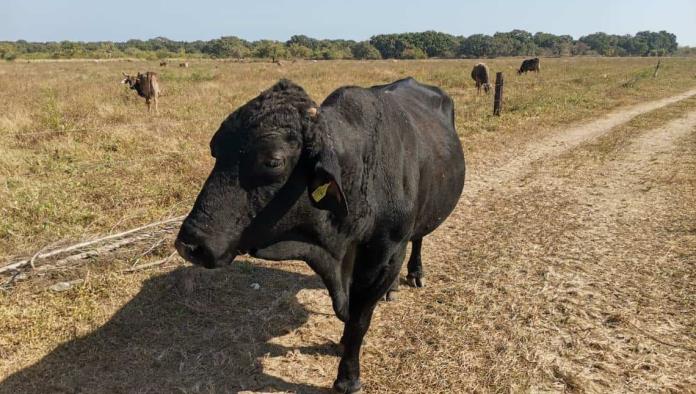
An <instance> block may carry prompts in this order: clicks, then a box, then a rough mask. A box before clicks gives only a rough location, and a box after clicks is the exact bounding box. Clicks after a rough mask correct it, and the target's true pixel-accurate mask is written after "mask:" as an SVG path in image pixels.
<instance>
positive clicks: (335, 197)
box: [307, 151, 348, 219]
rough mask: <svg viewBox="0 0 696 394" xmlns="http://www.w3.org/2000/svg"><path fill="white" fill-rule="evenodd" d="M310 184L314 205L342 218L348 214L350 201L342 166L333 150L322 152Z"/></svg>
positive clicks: (310, 193)
mask: <svg viewBox="0 0 696 394" xmlns="http://www.w3.org/2000/svg"><path fill="white" fill-rule="evenodd" d="M308 186H309V187H308V189H307V192H308V193H309V200H310V201H311V202H312V205H314V206H315V207H317V208H319V209H324V210H328V211H331V212H333V213H334V214H335V215H336V216H337V217H338V218H340V219H343V218H345V217H346V216H348V202H347V201H346V196H345V194H343V186H342V185H341V168H340V165H339V163H338V158H337V157H336V154H335V153H333V151H329V152H322V154H321V155H320V157H319V160H317V162H316V164H315V165H314V169H313V171H312V174H311V175H310V180H309V184H308Z"/></svg>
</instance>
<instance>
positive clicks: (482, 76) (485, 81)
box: [471, 63, 491, 94]
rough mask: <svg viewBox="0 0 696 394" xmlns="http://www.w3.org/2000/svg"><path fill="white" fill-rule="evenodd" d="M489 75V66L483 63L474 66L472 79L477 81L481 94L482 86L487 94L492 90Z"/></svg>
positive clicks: (477, 87) (478, 90) (477, 88)
mask: <svg viewBox="0 0 696 394" xmlns="http://www.w3.org/2000/svg"><path fill="white" fill-rule="evenodd" d="M489 76H490V73H489V72H488V66H486V65H485V64H483V63H479V64H477V65H475V66H474V68H473V69H472V70H471V79H473V80H474V81H476V90H477V92H478V93H479V94H481V87H482V86H483V90H484V91H485V92H486V94H488V92H489V91H490V90H491V83H490V77H489Z"/></svg>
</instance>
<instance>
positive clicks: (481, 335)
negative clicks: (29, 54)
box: [0, 58, 696, 393]
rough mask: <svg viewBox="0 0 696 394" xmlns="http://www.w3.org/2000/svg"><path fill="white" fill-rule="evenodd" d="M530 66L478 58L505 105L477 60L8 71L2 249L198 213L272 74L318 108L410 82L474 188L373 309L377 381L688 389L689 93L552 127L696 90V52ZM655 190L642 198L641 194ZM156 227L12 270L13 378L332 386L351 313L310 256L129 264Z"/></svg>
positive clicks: (373, 376) (162, 387)
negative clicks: (453, 128) (89, 251)
mask: <svg viewBox="0 0 696 394" xmlns="http://www.w3.org/2000/svg"><path fill="white" fill-rule="evenodd" d="M520 61H521V59H495V60H487V61H486V63H487V64H488V65H489V67H490V69H491V71H494V72H495V71H503V72H504V73H505V79H506V83H505V104H504V114H503V116H502V117H493V116H491V112H492V95H489V96H486V95H477V94H476V91H475V88H474V86H473V81H472V80H471V79H470V77H469V73H470V70H471V67H472V66H473V64H475V63H476V61H474V60H428V61H398V62H396V61H371V62H359V61H331V62H296V63H284V64H283V65H282V66H277V65H275V64H271V63H235V62H219V61H193V62H192V65H191V67H190V68H188V69H183V68H174V67H171V68H160V67H158V66H157V64H156V63H155V62H150V63H145V62H135V61H134V62H127V61H122V62H121V61H119V62H36V63H23V62H14V63H3V64H0V108H2V112H0V265H2V264H4V263H5V262H7V263H9V262H12V261H15V260H16V259H18V258H22V257H31V256H32V255H33V254H34V253H36V252H37V251H39V250H41V249H42V248H44V247H50V246H51V245H56V244H59V243H62V244H65V243H70V242H71V241H79V240H81V239H85V238H89V237H93V236H95V235H105V234H108V233H111V232H116V231H120V230H125V229H129V228H132V227H136V226H139V225H142V224H145V223H149V222H152V221H156V220H160V219H163V218H168V217H172V216H177V215H181V214H185V213H186V212H187V211H188V209H189V208H190V206H191V204H192V202H193V200H194V198H195V196H196V194H197V193H198V191H199V189H200V186H201V184H202V182H203V181H204V180H205V177H206V176H207V174H208V171H209V170H210V168H211V166H212V163H213V161H212V158H211V157H210V155H209V152H208V141H209V139H210V137H211V136H212V134H213V132H214V131H215V130H216V129H217V126H218V125H219V123H220V122H221V121H222V120H223V119H224V117H225V116H227V115H228V114H229V113H230V112H231V111H233V110H234V109H235V108H236V107H238V106H239V105H241V104H243V103H244V102H246V101H247V100H249V99H251V98H252V97H254V96H255V95H257V94H258V93H259V92H260V91H261V90H263V89H265V88H267V87H268V86H270V85H271V84H272V83H274V82H275V81H276V80H278V79H279V78H289V79H292V80H294V81H295V82H298V83H299V84H301V85H302V86H304V87H305V89H306V90H307V91H308V92H309V93H310V95H311V96H312V97H313V98H314V99H315V100H316V101H318V102H321V100H322V99H323V98H324V97H325V96H327V95H328V94H329V93H330V92H331V91H333V90H334V89H336V88H337V87H339V86H342V85H361V86H369V85H373V84H381V83H386V82H390V81H393V80H396V79H399V78H402V77H406V76H413V77H415V78H417V79H419V80H420V81H422V82H426V83H430V84H434V85H438V86H440V87H441V88H443V89H444V90H445V91H446V92H447V93H449V94H450V95H451V96H452V98H453V99H454V101H455V105H456V124H457V130H458V132H459V133H460V136H461V138H462V141H463V144H464V147H465V154H466V157H467V162H468V163H467V164H468V168H469V174H471V175H470V177H471V178H470V179H472V180H473V181H471V182H470V183H468V184H467V186H465V195H464V198H463V200H462V203H461V204H460V207H458V209H457V211H456V212H455V215H454V216H453V218H452V219H451V220H450V221H448V222H446V224H445V225H444V226H443V227H442V228H441V229H440V230H438V232H436V233H435V234H434V235H433V238H432V240H431V241H429V242H426V244H425V248H426V251H425V253H426V255H425V269H426V270H427V272H428V274H429V276H428V283H429V286H428V287H427V288H426V289H423V290H420V291H418V290H404V291H402V292H401V294H400V295H401V297H400V300H398V301H396V302H393V303H388V304H382V306H381V307H379V308H378V311H377V312H376V315H375V318H374V319H373V326H372V328H371V331H370V333H369V334H368V339H367V345H366V347H365V355H364V358H363V362H362V365H363V371H364V379H363V380H364V383H365V386H366V391H367V392H370V393H372V392H384V393H389V392H393V393H396V392H414V393H422V392H442V393H445V392H474V391H478V392H507V391H513V392H518V391H535V392H538V391H564V390H565V391H576V392H582V391H588V392H601V391H616V392H620V391H670V390H671V391H687V392H688V391H693V390H695V387H696V386H694V385H695V384H696V380H695V379H694V376H696V362H695V361H694V360H695V359H696V353H695V352H696V350H694V349H696V331H695V330H694V327H696V313H694V310H695V308H696V288H695V287H694V286H695V285H694V281H693V275H695V274H696V270H695V269H694V266H696V255H695V254H694V250H696V229H695V228H694V227H693V226H694V224H693V212H694V209H695V208H696V200H695V198H696V197H694V196H696V175H694V174H696V162H694V160H693V158H694V157H695V155H696V140H695V139H694V136H695V134H694V132H693V128H691V129H689V130H691V131H690V132H685V134H684V135H682V134H679V135H678V136H677V135H671V134H667V131H664V130H662V131H661V129H659V127H661V126H662V125H664V124H667V123H668V122H669V121H671V120H673V119H678V118H680V117H684V116H688V114H690V113H692V112H693V111H694V110H696V100H695V99H693V98H686V99H684V100H679V101H677V102H675V103H671V104H669V105H665V106H662V107H660V108H656V109H654V110H650V111H645V113H644V114H640V115H638V116H637V117H634V118H633V117H632V118H630V119H626V121H624V122H621V123H617V125H616V126H612V127H610V131H607V130H605V131H606V133H604V134H606V135H604V134H602V135H600V134H599V133H597V135H596V137H597V138H596V139H593V140H592V141H589V140H588V141H585V140H582V141H581V140H580V139H578V140H577V141H576V140H567V139H566V140H564V139H563V138H560V137H559V139H557V140H554V139H550V136H551V137H553V136H555V135H556V134H554V133H557V132H559V131H562V130H564V129H566V128H568V127H569V126H568V125H570V124H583V123H586V122H589V121H591V120H593V119H596V118H598V117H600V116H602V115H606V114H607V113H609V112H610V111H612V110H614V109H618V108H623V107H626V106H629V105H634V104H638V103H644V102H648V101H651V100H656V99H660V98H664V97H670V96H674V95H676V94H678V93H682V92H684V91H687V90H689V89H693V88H694V87H696V71H695V70H696V60H694V59H680V58H668V59H663V61H662V66H661V69H660V74H659V75H658V76H657V78H653V70H654V66H655V60H654V59H646V58H626V59H623V58H622V59H606V58H572V59H571V58H560V59H542V66H541V74H540V75H531V74H530V75H525V76H517V75H516V73H515V68H516V67H517V66H518V65H519V62H520ZM145 70H155V71H158V72H159V73H160V79H161V85H162V87H163V91H164V93H163V95H162V97H161V98H160V105H159V107H160V113H159V115H154V114H153V115H152V116H148V115H147V112H146V107H145V104H144V102H143V100H142V99H140V98H138V97H136V95H135V93H134V92H133V91H127V90H126V89H125V88H124V87H123V86H122V85H120V84H119V83H118V82H119V81H120V76H121V72H122V71H124V72H127V73H133V72H135V71H145ZM670 129H671V128H670ZM656 130H657V131H656ZM674 130H677V128H676V127H675V128H674ZM558 135H561V134H558ZM578 135H580V134H578ZM650 136H655V137H654V140H653V139H649V138H648V137H650ZM643 137H645V138H643ZM658 137H659V138H658ZM578 138H579V137H578ZM641 138H643V139H641ZM651 138H652V137H651ZM545 141H546V142H548V141H550V142H553V143H554V144H555V145H550V146H551V148H549V147H548V146H549V145H544V144H542V142H545ZM659 141H663V142H664V141H668V142H673V143H670V144H667V145H665V144H666V143H663V145H659V149H662V151H664V152H668V154H666V156H665V155H663V156H659V157H657V158H656V159H655V161H654V162H653V161H651V162H650V163H651V165H654V168H652V169H650V170H649V171H648V170H646V169H644V168H643V167H642V165H643V164H644V163H643V162H642V161H640V160H639V158H640V155H639V154H644V155H648V154H652V150H650V149H649V147H650V146H652V145H651V144H655V143H657V142H659ZM534 143H538V147H539V148H540V149H530V148H529V147H535V146H536V145H534ZM573 144H576V145H577V146H574V145H573ZM641 144H642V145H641ZM646 152H647V153H646ZM525 158H529V159H528V160H526V159H525ZM517 167H519V168H523V169H525V172H523V173H520V169H519V168H517ZM506 168H511V169H513V170H510V171H508V172H505V171H504V170H506ZM499 169H500V171H499V172H496V171H497V170H499ZM598 174H599V175H598ZM648 179H649V180H648ZM633 181H635V182H638V183H640V182H642V183H640V185H642V186H640V187H638V186H636V187H635V188H634V186H635V185H634V183H633ZM646 182H647V185H645V183H646ZM617 185H618V186H617ZM623 186H625V188H621V187H623ZM644 187H648V189H647V191H645V192H644V193H648V194H647V195H645V196H644V195H643V194H640V193H638V194H639V195H640V196H643V197H641V198H643V199H639V198H638V197H636V195H638V194H634V193H632V192H628V191H635V190H639V191H641V193H643V192H642V190H643V189H642V188H644ZM634 189H635V190H634ZM651 190H652V191H651ZM650 193H656V194H655V195H652V194H650ZM598 196H599V197H598ZM654 204H659V206H660V207H661V208H662V209H659V210H654ZM588 207H590V208H588ZM626 207H628V208H626ZM624 208H625V209H627V211H624V210H623V209H624ZM689 212H690V213H691V219H689ZM426 240H427V238H426ZM155 241H157V242H148V243H147V244H138V245H136V246H132V247H130V248H124V249H123V250H119V251H116V252H114V253H109V254H108V255H102V256H97V257H94V258H92V259H89V260H87V261H86V262H82V263H81V264H77V265H76V266H75V267H71V268H63V269H60V270H51V271H40V270H39V271H37V272H34V273H33V274H32V272H29V275H28V278H27V279H25V280H21V281H15V282H14V283H12V285H11V286H5V288H3V290H1V291H0V392H13V393H16V392H56V391H57V392H175V391H177V390H178V391H179V392H186V393H195V392H238V391H244V390H252V391H274V390H276V391H291V392H302V393H304V392H322V391H321V390H322V388H323V387H329V386H330V383H331V381H332V379H333V378H334V376H335V370H336V365H337V361H338V359H337V358H336V357H335V355H333V354H330V352H329V351H327V349H326V346H324V345H325V344H326V343H329V342H332V341H336V340H338V336H339V333H340V326H339V322H338V321H337V320H336V319H335V318H333V317H332V316H331V306H330V301H329V300H328V297H327V296H326V294H325V291H323V290H321V283H320V282H318V280H317V279H316V278H315V277H314V276H311V275H310V271H309V270H308V269H307V268H306V267H304V265H302V264H299V263H283V264H279V263H268V262H263V261H259V260H254V259H247V260H245V261H243V262H240V263H239V264H236V265H235V266H234V267H233V268H232V269H230V270H224V271H222V272H210V271H199V270H197V269H193V268H190V267H188V266H186V265H185V264H184V263H182V262H181V261H180V260H177V259H174V258H172V259H171V261H170V262H169V263H168V264H166V265H161V266H158V267H156V268H153V269H149V270H139V271H135V272H124V270H125V269H128V268H130V267H131V266H132V265H133V264H134V263H143V262H145V263H146V262H148V261H154V260H158V259H161V258H163V257H166V256H169V255H170V254H171V252H172V247H171V236H165V237H163V238H162V239H157V240H155ZM160 241H161V242H160ZM632 263H633V264H632ZM0 279H6V278H2V277H0ZM75 279H81V280H82V282H81V283H80V284H78V285H77V286H75V287H74V288H73V289H71V290H68V291H65V292H55V291H52V290H49V289H48V287H49V286H51V285H52V284H54V283H55V282H59V281H67V280H75ZM252 282H257V283H260V284H261V285H262V290H260V291H255V290H252V289H250V288H249V284H250V283H252ZM646 333H647V334H646ZM655 333H658V334H655ZM655 337H657V338H658V340H657V341H656V340H655V339H654V338H655ZM660 341H661V342H660ZM665 343H667V344H665ZM674 345H676V346H674Z"/></svg>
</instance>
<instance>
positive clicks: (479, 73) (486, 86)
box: [121, 57, 539, 112]
mask: <svg viewBox="0 0 696 394" xmlns="http://www.w3.org/2000/svg"><path fill="white" fill-rule="evenodd" d="M273 62H274V63H276V64H277V65H282V64H281V63H280V62H279V61H276V60H275V59H274V61H273ZM159 65H160V67H166V66H167V62H166V61H161V62H160V64H159ZM179 67H181V68H188V67H189V62H181V63H179ZM530 71H533V72H536V73H539V58H538V57H535V58H533V59H525V60H523V61H522V64H521V65H520V68H519V69H518V70H517V74H518V75H522V74H526V73H528V72H530ZM123 75H124V76H125V79H123V80H122V81H121V82H122V83H124V84H126V85H128V86H129V87H130V88H131V89H133V90H135V91H136V92H138V95H139V96H140V97H143V98H145V103H147V109H148V112H150V106H151V102H153V103H154V104H155V112H158V105H157V104H158V103H157V101H158V96H159V93H160V88H159V80H158V77H157V74H156V73H154V72H151V71H147V72H144V73H140V72H139V73H138V74H137V75H136V76H135V77H132V76H128V75H126V74H125V73H124V74H123ZM471 79H473V80H474V82H475V84H476V91H477V93H479V94H480V93H481V89H482V88H483V91H484V92H485V93H489V92H490V89H491V73H490V71H489V69H488V66H487V65H486V64H485V63H477V64H476V65H475V66H474V67H473V69H472V70H471Z"/></svg>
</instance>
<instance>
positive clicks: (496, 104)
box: [493, 72, 503, 116]
mask: <svg viewBox="0 0 696 394" xmlns="http://www.w3.org/2000/svg"><path fill="white" fill-rule="evenodd" d="M502 109H503V73H501V72H499V73H496V74H495V99H494V100H493V115H495V116H500V111H502Z"/></svg>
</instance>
